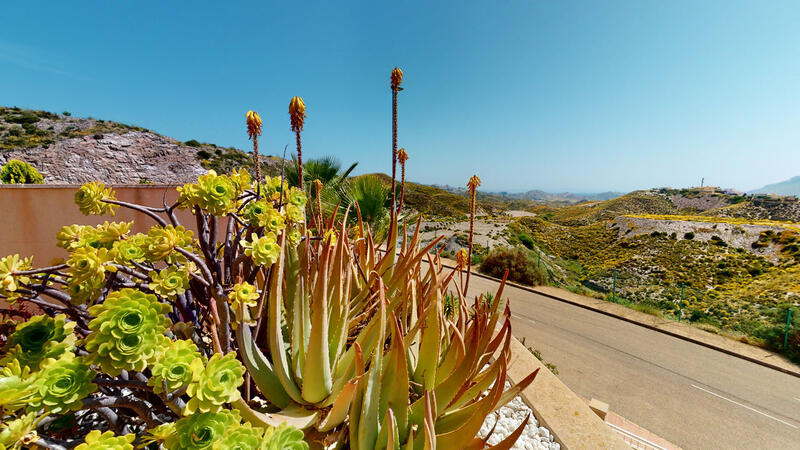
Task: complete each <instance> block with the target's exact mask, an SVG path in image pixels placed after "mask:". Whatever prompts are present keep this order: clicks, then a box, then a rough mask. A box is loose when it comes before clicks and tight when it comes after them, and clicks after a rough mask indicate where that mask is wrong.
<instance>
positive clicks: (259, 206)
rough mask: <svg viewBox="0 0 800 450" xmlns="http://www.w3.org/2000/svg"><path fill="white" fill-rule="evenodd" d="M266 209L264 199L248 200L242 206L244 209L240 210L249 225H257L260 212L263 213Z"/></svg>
mask: <svg viewBox="0 0 800 450" xmlns="http://www.w3.org/2000/svg"><path fill="white" fill-rule="evenodd" d="M266 210H267V202H266V201H265V200H259V201H256V202H250V203H248V204H247V206H245V207H244V211H242V218H243V219H244V220H245V221H247V223H248V224H249V225H250V226H251V227H257V226H258V222H259V217H261V214H263V213H264V212H265V211H266Z"/></svg>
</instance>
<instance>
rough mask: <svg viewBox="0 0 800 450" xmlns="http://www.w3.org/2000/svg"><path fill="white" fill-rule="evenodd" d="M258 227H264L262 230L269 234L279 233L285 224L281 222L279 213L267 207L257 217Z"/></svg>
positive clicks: (281, 218) (281, 216) (281, 217)
mask: <svg viewBox="0 0 800 450" xmlns="http://www.w3.org/2000/svg"><path fill="white" fill-rule="evenodd" d="M258 225H259V226H261V227H264V230H266V231H268V232H270V233H279V232H281V231H282V230H283V229H284V228H285V227H286V222H285V221H284V220H283V215H281V213H280V211H278V210H277V209H275V208H273V207H272V206H268V207H267V208H266V210H265V211H263V212H262V213H261V214H260V215H259V216H258Z"/></svg>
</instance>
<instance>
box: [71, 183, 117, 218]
mask: <svg viewBox="0 0 800 450" xmlns="http://www.w3.org/2000/svg"><path fill="white" fill-rule="evenodd" d="M104 200H116V196H115V195H114V191H112V190H111V188H107V187H106V185H105V184H103V183H98V182H96V181H92V182H91V183H85V184H84V185H83V186H81V187H80V189H78V192H76V193H75V204H76V205H78V209H79V210H80V211H81V212H82V213H83V214H84V215H87V216H88V215H103V214H111V215H112V216H113V215H114V210H115V209H116V208H118V207H119V206H117V205H114V204H111V203H107V202H105V201H104Z"/></svg>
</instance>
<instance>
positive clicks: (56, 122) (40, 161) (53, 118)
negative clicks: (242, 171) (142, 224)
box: [0, 107, 279, 184]
mask: <svg viewBox="0 0 800 450" xmlns="http://www.w3.org/2000/svg"><path fill="white" fill-rule="evenodd" d="M9 159H20V160H22V161H26V162H28V163H30V164H32V165H34V167H36V168H37V169H39V170H40V172H41V173H42V175H43V176H44V182H45V183H81V182H85V181H89V180H100V181H104V182H108V183H127V184H130V183H134V184H135V183H164V184H180V183H184V182H188V181H191V180H193V179H195V178H196V177H197V175H199V174H201V173H202V172H204V171H205V169H214V170H217V171H218V172H221V173H226V172H229V171H230V170H231V169H233V168H236V167H246V168H249V169H251V170H252V168H253V162H252V158H251V157H250V156H249V155H248V154H247V153H245V152H243V151H241V150H239V149H236V148H233V147H219V146H217V145H214V144H208V143H200V142H198V141H196V140H189V141H186V142H181V141H177V140H175V139H171V138H168V137H166V136H162V135H160V134H158V133H155V132H153V131H150V130H147V129H145V128H142V127H138V126H133V125H126V124H122V123H118V122H113V121H107V120H102V119H95V118H91V117H89V118H79V117H72V116H71V115H70V114H69V113H68V112H64V113H61V114H56V113H52V112H48V111H39V110H28V109H21V108H17V107H0V163H4V162H6V161H7V160H9ZM263 160H264V163H263V171H264V172H265V173H276V172H277V171H279V162H278V160H277V159H275V158H263Z"/></svg>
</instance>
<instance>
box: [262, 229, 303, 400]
mask: <svg viewBox="0 0 800 450" xmlns="http://www.w3.org/2000/svg"><path fill="white" fill-rule="evenodd" d="M280 247H281V251H280V255H279V256H278V261H277V262H276V263H275V265H274V266H273V267H272V270H271V271H270V272H271V274H270V286H269V301H268V306H269V311H268V313H267V314H268V327H267V335H268V338H269V350H270V354H271V355H272V363H273V364H274V369H275V375H276V376H277V377H278V380H280V382H281V385H282V386H283V389H284V390H285V391H286V393H287V394H288V395H289V397H291V398H292V400H294V401H295V402H297V403H303V397H302V395H301V394H300V389H299V388H298V387H297V384H295V382H294V379H293V378H292V374H291V373H290V366H289V362H288V360H287V357H286V347H285V345H284V342H283V332H282V330H281V316H282V313H283V311H282V309H283V308H282V306H283V305H282V303H283V297H282V286H281V277H282V276H281V274H282V273H283V265H284V254H285V251H284V249H285V248H286V234H285V233H282V234H281V241H280Z"/></svg>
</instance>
